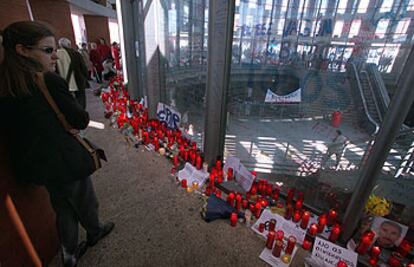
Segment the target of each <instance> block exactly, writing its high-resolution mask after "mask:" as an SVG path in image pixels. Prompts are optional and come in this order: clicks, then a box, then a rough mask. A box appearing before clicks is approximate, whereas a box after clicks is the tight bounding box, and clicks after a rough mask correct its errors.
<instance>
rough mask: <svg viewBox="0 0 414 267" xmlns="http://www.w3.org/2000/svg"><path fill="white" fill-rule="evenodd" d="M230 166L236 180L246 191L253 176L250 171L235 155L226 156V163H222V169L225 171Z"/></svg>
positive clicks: (251, 182)
mask: <svg viewBox="0 0 414 267" xmlns="http://www.w3.org/2000/svg"><path fill="white" fill-rule="evenodd" d="M228 168H232V169H233V174H234V178H235V180H236V182H237V183H238V184H239V185H240V186H241V187H242V188H243V189H244V190H245V191H246V192H248V191H249V190H250V188H251V187H252V184H253V181H254V176H253V174H251V172H250V171H249V170H248V169H246V167H244V166H243V164H242V163H240V159H239V158H237V157H228V158H226V163H225V164H224V167H223V171H224V172H225V173H227V169H228Z"/></svg>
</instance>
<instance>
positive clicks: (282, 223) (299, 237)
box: [251, 209, 306, 244]
mask: <svg viewBox="0 0 414 267" xmlns="http://www.w3.org/2000/svg"><path fill="white" fill-rule="evenodd" d="M270 219H275V220H276V228H275V230H276V231H277V230H282V231H283V232H284V233H285V237H286V238H287V237H289V236H291V235H292V236H294V237H295V238H296V242H297V243H298V244H302V243H303V239H305V235H306V230H303V229H302V228H300V227H299V225H298V224H296V223H294V222H292V221H288V220H286V219H285V218H283V217H282V216H280V215H279V214H276V213H272V212H271V211H270V210H269V209H265V210H263V212H262V214H261V215H260V217H259V219H258V220H257V221H256V222H255V224H253V226H252V227H251V228H252V230H253V231H254V232H256V233H257V234H259V235H261V236H263V237H264V238H266V237H267V234H268V230H267V229H266V228H267V227H266V228H265V230H264V231H263V233H260V232H259V230H258V229H259V225H260V224H261V223H264V224H265V225H267V224H268V223H267V222H268V221H270Z"/></svg>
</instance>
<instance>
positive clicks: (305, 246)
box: [302, 240, 312, 250]
mask: <svg viewBox="0 0 414 267" xmlns="http://www.w3.org/2000/svg"><path fill="white" fill-rule="evenodd" d="M311 247H312V242H311V241H309V240H303V244H302V248H303V249H304V250H310V249H311Z"/></svg>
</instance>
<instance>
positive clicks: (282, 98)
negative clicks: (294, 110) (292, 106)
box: [265, 88, 302, 103]
mask: <svg viewBox="0 0 414 267" xmlns="http://www.w3.org/2000/svg"><path fill="white" fill-rule="evenodd" d="M301 92H302V89H301V88H299V89H298V90H296V91H294V92H292V93H290V94H287V95H277V94H275V93H273V92H272V90H270V88H269V89H267V92H266V97H265V103H300V102H301V101H302V94H301Z"/></svg>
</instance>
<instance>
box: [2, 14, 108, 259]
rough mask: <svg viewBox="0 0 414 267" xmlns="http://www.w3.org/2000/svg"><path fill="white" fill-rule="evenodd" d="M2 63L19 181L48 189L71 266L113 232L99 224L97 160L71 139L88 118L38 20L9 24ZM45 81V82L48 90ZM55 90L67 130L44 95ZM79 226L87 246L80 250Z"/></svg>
mask: <svg viewBox="0 0 414 267" xmlns="http://www.w3.org/2000/svg"><path fill="white" fill-rule="evenodd" d="M3 47H4V50H5V53H4V60H3V62H2V63H1V64H0V112H2V114H12V115H10V116H9V115H6V116H3V117H4V118H3V119H4V120H3V122H2V124H1V125H0V131H1V132H2V133H5V136H6V138H7V143H6V144H7V145H8V151H9V153H10V159H11V165H12V169H13V171H14V174H15V177H16V179H18V180H19V181H21V182H24V183H26V184H35V185H42V186H45V187H46V189H47V191H48V193H49V196H50V201H51V203H52V207H53V209H54V211H55V213H56V226H57V230H58V235H59V240H60V245H61V248H62V262H63V266H65V267H73V266H76V265H77V263H78V260H79V258H80V257H81V256H82V254H83V253H85V252H86V250H87V248H88V247H90V246H94V245H96V243H97V242H98V241H100V240H101V239H102V238H103V237H105V236H106V235H108V234H109V233H110V232H111V231H112V229H113V228H114V224H113V223H112V222H109V223H106V224H101V223H100V220H99V216H98V200H97V198H96V195H95V191H94V187H93V184H92V180H91V178H90V175H91V174H92V173H93V171H94V168H93V160H92V158H91V156H90V154H89V152H88V151H87V150H86V149H85V148H84V147H83V146H82V145H81V144H80V143H79V142H78V141H77V140H76V139H75V137H74V136H73V133H72V132H76V131H78V130H80V129H84V128H86V127H87V125H88V123H89V115H88V113H87V112H86V111H85V110H84V109H82V107H81V106H80V105H79V103H78V102H77V101H76V100H75V99H74V98H73V97H72V95H71V94H70V93H69V90H68V84H67V82H66V81H65V80H64V79H62V78H61V77H60V76H59V75H56V74H55V73H54V72H55V70H56V62H57V60H58V57H57V53H56V40H55V37H54V34H53V32H52V31H51V29H50V28H48V27H47V26H46V25H44V24H42V23H39V22H36V21H22V22H15V23H13V24H10V25H9V26H8V27H6V28H5V29H4V32H3ZM43 82H44V83H43ZM41 84H44V87H43V86H42V88H45V89H46V90H47V91H49V93H50V95H51V98H52V99H53V100H54V102H55V103H56V105H57V106H58V108H59V109H60V111H61V112H62V114H63V116H64V117H65V118H66V120H67V121H68V122H69V124H70V125H71V126H72V128H73V129H72V130H71V132H69V131H67V130H65V128H64V127H63V125H62V123H61V121H60V120H59V118H58V116H57V114H56V112H55V111H54V110H53V109H52V107H51V106H50V104H49V103H48V101H47V100H46V98H45V95H44V94H43V93H42V91H41V89H40V88H41V87H40V85H41ZM79 223H81V225H82V227H83V228H84V229H85V230H86V232H87V235H86V236H87V240H86V241H84V242H82V243H80V244H78V228H79Z"/></svg>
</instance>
